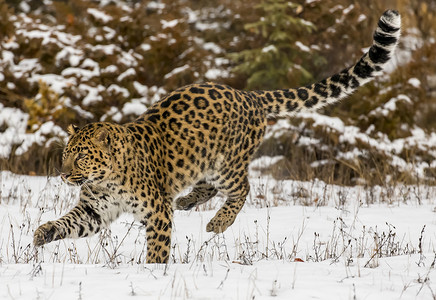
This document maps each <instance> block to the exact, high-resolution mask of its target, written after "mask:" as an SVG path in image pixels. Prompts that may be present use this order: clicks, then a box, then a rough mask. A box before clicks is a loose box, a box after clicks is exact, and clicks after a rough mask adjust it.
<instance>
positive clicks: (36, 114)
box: [0, 0, 436, 185]
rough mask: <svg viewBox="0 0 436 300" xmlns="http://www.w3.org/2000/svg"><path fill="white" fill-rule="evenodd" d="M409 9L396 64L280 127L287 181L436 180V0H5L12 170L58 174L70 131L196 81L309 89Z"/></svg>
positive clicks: (0, 48) (5, 100) (3, 93)
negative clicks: (381, 22)
mask: <svg viewBox="0 0 436 300" xmlns="http://www.w3.org/2000/svg"><path fill="white" fill-rule="evenodd" d="M388 8H394V9H397V10H399V11H400V13H401V14H402V18H403V31H402V39H401V43H400V46H399V51H397V54H396V57H395V59H394V63H392V65H391V66H389V68H388V70H387V72H385V73H384V74H383V76H381V77H380V78H378V79H377V80H376V81H375V82H373V83H371V84H368V85H367V86H365V87H363V88H361V89H360V90H359V92H358V93H356V94H354V95H352V96H351V97H350V98H349V99H347V100H344V101H342V103H340V104H339V105H336V106H334V107H328V108H325V109H324V110H323V111H321V112H320V114H305V115H301V116H296V117H295V118H293V119H291V120H270V123H271V125H272V126H271V129H270V132H269V133H268V134H267V138H266V140H265V142H264V144H263V145H262V147H261V149H260V150H259V152H258V153H257V157H263V156H274V157H278V159H276V160H274V163H271V164H269V165H267V166H266V165H262V166H260V167H259V168H261V171H262V172H265V173H270V174H271V175H272V176H274V177H276V178H293V179H297V180H312V179H314V178H319V179H321V180H324V181H325V182H327V183H337V184H347V185H348V184H351V185H352V184H364V185H374V184H379V185H387V184H395V183H406V184H408V183H417V182H421V183H423V182H425V183H430V184H434V182H435V181H434V179H435V175H436V162H435V158H436V135H435V134H434V132H435V129H436V117H435V116H436V2H435V1H434V0H386V1H375V0H359V1H354V0H295V1H292V2H290V1H282V0H243V1H237V0H216V1H211V0H204V1H195V0H162V1H133V0H132V1H119V0H117V1H111V0H102V1H86V0H74V1H73V0H63V1H61V0H59V1H55V0H34V1H33V0H22V1H19V0H0V169H2V170H10V171H12V172H16V173H24V174H45V175H55V174H56V173H57V172H56V170H57V169H59V165H60V157H61V153H62V147H63V145H64V143H65V138H66V136H67V135H66V132H65V130H66V128H67V126H68V125H69V124H71V123H72V124H76V125H79V126H83V125H85V124H86V123H89V122H95V121H109V122H118V123H125V122H129V121H132V120H134V119H135V118H137V117H138V116H139V115H140V114H141V113H143V112H144V111H145V110H146V109H147V107H148V106H150V105H151V104H152V103H153V102H155V101H157V100H158V99H159V98H160V97H162V96H163V95H165V94H166V93H168V92H171V91H172V90H174V89H176V88H178V87H181V86H183V85H186V84H190V83H196V82H205V81H215V82H220V83H224V84H228V85H231V86H232V87H235V88H239V89H276V88H286V87H297V86H300V85H305V84H308V83H311V82H314V81H316V80H320V79H322V78H324V77H326V76H329V75H331V74H333V73H335V72H338V71H340V70H342V69H343V68H345V67H347V66H349V65H351V64H353V63H354V62H355V61H357V59H358V58H359V57H360V56H361V55H362V54H363V52H364V50H365V49H367V47H369V46H370V45H371V43H372V34H373V30H374V29H375V27H376V24H377V21H378V18H379V17H380V15H381V14H382V13H383V11H385V10H386V9H388Z"/></svg>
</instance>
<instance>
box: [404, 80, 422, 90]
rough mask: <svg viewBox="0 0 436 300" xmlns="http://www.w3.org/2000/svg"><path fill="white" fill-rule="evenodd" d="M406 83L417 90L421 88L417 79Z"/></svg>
mask: <svg viewBox="0 0 436 300" xmlns="http://www.w3.org/2000/svg"><path fill="white" fill-rule="evenodd" d="M407 83H408V84H410V85H411V86H413V87H415V88H417V89H418V88H420V87H421V81H420V80H419V79H418V78H410V79H409V80H408V81H407Z"/></svg>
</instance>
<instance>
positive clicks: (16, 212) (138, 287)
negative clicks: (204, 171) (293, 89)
mask: <svg viewBox="0 0 436 300" xmlns="http://www.w3.org/2000/svg"><path fill="white" fill-rule="evenodd" d="M258 163H259V161H258ZM265 163H269V162H265ZM0 176H1V180H0V185H1V191H2V193H1V195H0V245H1V247H0V262H1V263H0V277H1V280H0V298H2V299H33V298H35V297H37V298H39V299H47V298H51V299H100V298H104V299H125V298H129V297H133V296H137V297H139V298H146V299H253V298H255V299H312V298H319V299H350V298H352V299H380V298H381V297H382V298H383V299H399V298H401V299H431V298H432V295H434V290H435V288H434V281H435V280H436V273H435V268H434V260H435V246H436V245H435V241H436V240H435V239H436V236H435V234H434V233H435V232H436V213H435V205H436V203H435V201H434V199H435V196H436V189H435V188H433V187H427V186H396V187H391V189H385V188H381V187H373V188H370V189H365V188H363V187H359V186H357V187H352V188H349V187H340V186H331V185H326V184H325V183H323V182H320V181H314V182H295V181H275V180H274V179H272V178H269V177H256V176H255V177H251V179H250V183H251V191H252V192H251V193H250V195H249V196H248V199H247V203H246V205H245V206H244V208H243V209H242V211H241V213H240V214H239V216H238V218H237V219H236V221H235V223H234V224H233V225H232V226H231V227H230V228H229V229H228V230H227V231H226V233H224V234H218V235H214V234H210V233H206V231H205V226H206V223H207V222H208V220H209V219H210V218H211V217H212V216H213V215H214V213H215V211H216V209H217V208H218V207H219V206H220V205H221V203H222V201H223V200H222V199H221V198H220V197H216V198H214V199H212V200H211V201H210V202H209V203H207V204H204V205H202V206H201V207H199V208H197V209H193V210H192V211H176V212H175V217H174V226H173V239H172V249H171V251H172V256H171V259H170V262H169V264H168V265H162V264H144V261H143V259H144V254H145V252H144V251H145V245H146V241H145V238H144V235H145V229H144V227H143V226H140V225H139V224H136V223H132V220H133V219H132V217H131V216H129V215H122V216H121V217H120V218H119V220H117V221H116V222H114V223H113V224H112V226H111V229H110V231H105V232H104V233H102V234H100V235H98V236H94V237H91V238H83V239H79V240H62V241H58V242H53V243H50V244H48V245H46V246H44V248H40V249H38V251H35V249H34V248H33V246H31V245H30V243H31V241H32V234H33V231H34V230H35V229H36V228H37V226H38V225H39V224H42V223H44V222H46V221H48V220H53V219H55V218H57V217H59V216H61V215H63V214H64V213H65V212H67V211H68V210H69V209H70V208H71V207H72V206H73V205H74V203H75V201H77V195H78V192H79V191H78V189H77V188H71V187H69V186H67V185H65V184H63V183H62V182H61V180H60V179H59V178H58V177H30V176H18V175H15V174H12V173H9V172H1V173H0ZM383 199H385V200H383ZM310 203H312V204H310ZM420 241H421V243H420ZM420 244H421V246H419V245H420ZM374 249H378V250H379V251H378V252H374ZM377 253H378V254H379V256H380V257H378V255H376V254H377ZM432 264H433V265H432Z"/></svg>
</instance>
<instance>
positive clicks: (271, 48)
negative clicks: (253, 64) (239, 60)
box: [262, 45, 277, 53]
mask: <svg viewBox="0 0 436 300" xmlns="http://www.w3.org/2000/svg"><path fill="white" fill-rule="evenodd" d="M270 51H277V48H276V46H274V45H268V46H266V47H264V48H263V49H262V52H263V53H268V52H270Z"/></svg>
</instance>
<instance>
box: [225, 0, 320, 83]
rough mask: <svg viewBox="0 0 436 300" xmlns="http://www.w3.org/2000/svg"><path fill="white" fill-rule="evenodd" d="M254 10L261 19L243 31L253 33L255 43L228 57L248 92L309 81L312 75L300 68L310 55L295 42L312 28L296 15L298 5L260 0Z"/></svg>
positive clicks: (272, 0) (282, 1)
mask: <svg viewBox="0 0 436 300" xmlns="http://www.w3.org/2000/svg"><path fill="white" fill-rule="evenodd" d="M256 8H257V9H258V10H259V12H260V15H261V16H262V17H260V19H259V20H258V21H257V22H254V23H248V24H246V25H245V26H244V29H245V30H246V31H248V33H250V34H254V37H253V39H255V40H256V41H258V43H257V44H256V45H255V47H254V48H253V49H248V50H243V51H241V52H238V53H232V54H230V55H229V57H230V59H231V60H232V61H233V63H235V67H234V68H233V72H234V73H236V74H241V75H244V76H247V78H248V79H247V88H248V89H277V88H284V87H289V86H290V84H292V85H293V86H297V85H301V84H305V83H307V82H309V81H310V80H311V79H312V74H310V72H308V71H307V70H306V69H304V67H303V66H302V65H303V64H304V60H306V59H307V58H308V57H310V56H311V55H313V54H312V53H311V51H310V48H308V47H307V46H305V45H303V44H302V43H300V42H298V39H299V37H301V36H302V35H303V34H307V33H310V32H312V30H314V29H315V27H314V25H313V24H312V23H310V22H308V21H305V20H303V19H301V18H299V17H298V16H297V12H298V11H299V10H300V9H301V6H300V5H298V4H294V3H292V2H289V1H285V0H262V1H261V3H260V4H258V5H257V6H256ZM299 63H300V64H301V65H300V64H299ZM291 78H292V79H294V80H292V81H293V82H292V83H290V81H291ZM296 78H297V80H295V79H296Z"/></svg>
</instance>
